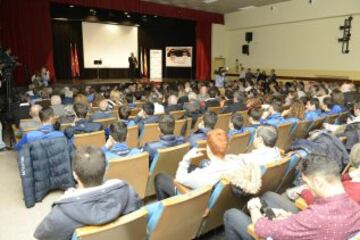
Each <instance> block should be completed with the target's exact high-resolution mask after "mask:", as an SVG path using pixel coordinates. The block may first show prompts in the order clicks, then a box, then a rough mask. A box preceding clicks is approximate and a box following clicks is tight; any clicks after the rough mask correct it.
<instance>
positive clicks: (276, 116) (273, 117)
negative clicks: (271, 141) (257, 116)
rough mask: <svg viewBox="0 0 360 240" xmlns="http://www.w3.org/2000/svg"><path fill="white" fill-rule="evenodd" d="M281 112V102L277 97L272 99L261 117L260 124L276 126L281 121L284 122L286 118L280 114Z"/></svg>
mask: <svg viewBox="0 0 360 240" xmlns="http://www.w3.org/2000/svg"><path fill="white" fill-rule="evenodd" d="M281 112H282V102H281V101H280V100H278V99H273V100H272V102H271V105H270V106H269V110H268V112H267V113H266V114H265V116H263V119H261V121H260V123H261V124H268V125H273V126H278V125H280V124H282V123H285V122H286V120H285V118H284V117H283V116H281Z"/></svg>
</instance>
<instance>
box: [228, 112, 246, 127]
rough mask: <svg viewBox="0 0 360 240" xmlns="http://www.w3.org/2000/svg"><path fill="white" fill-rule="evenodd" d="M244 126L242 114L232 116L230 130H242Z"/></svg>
mask: <svg viewBox="0 0 360 240" xmlns="http://www.w3.org/2000/svg"><path fill="white" fill-rule="evenodd" d="M243 124H244V118H243V116H242V115H241V114H240V113H234V114H233V115H232V116H231V121H230V123H229V127H230V129H234V130H241V129H242V127H243Z"/></svg>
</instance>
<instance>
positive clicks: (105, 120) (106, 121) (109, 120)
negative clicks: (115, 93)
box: [94, 117, 118, 129]
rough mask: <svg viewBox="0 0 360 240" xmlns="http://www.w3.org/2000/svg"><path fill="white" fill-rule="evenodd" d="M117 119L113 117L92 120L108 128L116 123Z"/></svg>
mask: <svg viewBox="0 0 360 240" xmlns="http://www.w3.org/2000/svg"><path fill="white" fill-rule="evenodd" d="M117 121H118V119H117V118H114V117H111V118H103V119H96V120H94V122H96V123H100V124H101V125H102V126H103V129H105V128H108V127H109V126H110V125H111V124H113V123H116V122H117Z"/></svg>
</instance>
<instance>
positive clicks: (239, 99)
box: [233, 91, 244, 103]
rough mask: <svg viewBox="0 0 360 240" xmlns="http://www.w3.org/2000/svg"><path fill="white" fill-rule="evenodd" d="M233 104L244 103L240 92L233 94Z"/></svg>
mask: <svg viewBox="0 0 360 240" xmlns="http://www.w3.org/2000/svg"><path fill="white" fill-rule="evenodd" d="M233 101H234V103H238V102H243V101H244V94H243V93H242V92H239V91H237V92H234V98H233Z"/></svg>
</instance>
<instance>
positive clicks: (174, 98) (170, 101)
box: [168, 94, 178, 106]
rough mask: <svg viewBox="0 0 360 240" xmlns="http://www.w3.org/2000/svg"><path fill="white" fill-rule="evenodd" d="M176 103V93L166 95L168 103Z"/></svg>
mask: <svg viewBox="0 0 360 240" xmlns="http://www.w3.org/2000/svg"><path fill="white" fill-rule="evenodd" d="M177 103H178V98H177V96H176V95H174V94H172V95H170V96H169V97H168V105H169V106H170V105H176V104H177Z"/></svg>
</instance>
